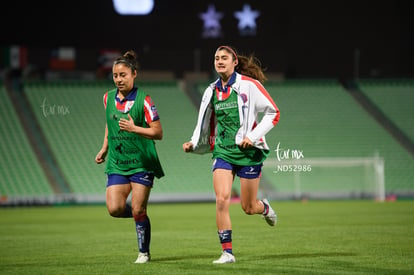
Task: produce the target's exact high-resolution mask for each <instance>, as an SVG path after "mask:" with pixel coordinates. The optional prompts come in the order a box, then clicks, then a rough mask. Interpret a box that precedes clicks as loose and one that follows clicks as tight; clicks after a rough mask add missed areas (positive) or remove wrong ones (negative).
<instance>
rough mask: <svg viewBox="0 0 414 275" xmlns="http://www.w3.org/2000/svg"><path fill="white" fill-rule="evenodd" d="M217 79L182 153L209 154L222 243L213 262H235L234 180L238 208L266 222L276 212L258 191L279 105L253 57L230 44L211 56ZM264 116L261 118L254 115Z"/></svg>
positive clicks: (272, 219)
mask: <svg viewBox="0 0 414 275" xmlns="http://www.w3.org/2000/svg"><path fill="white" fill-rule="evenodd" d="M214 66H215V70H216V72H217V73H218V75H219V78H218V79H217V80H216V81H215V82H213V83H211V84H210V85H209V86H208V87H207V88H206V90H205V92H204V95H203V98H202V101H201V106H200V110H199V115H198V121H197V124H196V127H195V129H194V132H193V136H192V137H191V140H190V141H189V142H185V143H184V144H183V150H184V152H194V153H207V152H211V151H212V153H213V159H214V161H213V167H212V170H213V186H214V192H215V194H216V223H217V230H218V236H219V240H220V243H221V247H222V250H223V251H222V254H221V256H220V258H219V259H217V260H215V261H213V263H215V264H225V263H233V262H235V261H236V258H235V256H234V255H233V248H232V226H231V219H230V214H229V207H230V199H231V191H232V184H233V181H234V178H235V176H238V177H239V178H240V189H241V190H240V191H241V192H240V199H241V200H240V201H241V207H242V209H243V210H244V212H245V213H246V214H247V215H253V214H261V215H263V217H264V218H265V220H266V222H267V223H268V224H269V225H270V226H274V225H275V224H276V222H277V216H276V213H275V212H274V211H273V209H272V207H271V206H270V204H269V201H268V200H267V199H262V200H258V199H257V192H258V189H259V181H260V176H261V168H262V164H263V161H264V160H265V159H266V157H267V156H268V154H269V147H268V145H267V143H266V139H265V134H266V133H267V132H269V131H270V130H271V129H272V128H273V127H274V126H275V125H276V124H277V123H278V121H279V115H280V113H279V109H278V108H277V106H276V104H275V103H274V101H273V99H272V98H271V97H270V95H269V94H268V92H267V91H266V89H265V88H264V87H263V85H262V83H263V82H264V81H265V80H266V77H265V75H264V73H263V71H262V69H261V67H260V63H259V62H258V60H257V59H256V58H255V57H254V56H253V55H250V56H243V55H238V54H237V52H236V50H235V49H234V48H232V47H230V46H220V47H218V49H217V50H216V52H215V55H214ZM259 113H262V114H263V117H262V119H261V120H260V121H259V120H258V114H259Z"/></svg>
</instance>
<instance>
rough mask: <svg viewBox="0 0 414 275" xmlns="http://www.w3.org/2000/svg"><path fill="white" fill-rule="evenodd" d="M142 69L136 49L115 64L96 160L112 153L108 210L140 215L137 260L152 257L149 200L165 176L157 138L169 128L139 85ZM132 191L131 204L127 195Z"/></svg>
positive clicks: (114, 213) (108, 171)
mask: <svg viewBox="0 0 414 275" xmlns="http://www.w3.org/2000/svg"><path fill="white" fill-rule="evenodd" d="M137 70H138V61H137V59H136V53H135V52H134V51H127V52H126V53H125V54H124V55H122V56H120V57H118V58H117V59H116V60H115V62H114V64H113V67H112V73H113V80H114V83H115V85H116V88H115V89H113V90H111V91H108V92H107V93H105V95H104V98H103V101H104V106H105V110H106V127H105V136H104V141H103V145H102V149H101V150H100V151H99V152H98V154H97V155H96V157H95V162H96V163H98V164H100V163H103V162H104V161H105V157H106V155H108V161H107V163H106V167H105V173H106V174H107V176H108V180H107V184H106V206H107V209H108V212H109V214H110V215H111V216H112V217H117V218H130V217H133V218H134V220H135V227H136V232H137V241H138V250H139V253H138V258H137V260H136V261H135V263H146V262H148V261H150V259H151V256H150V240H151V224H150V219H149V217H148V215H147V204H148V199H149V196H150V191H151V188H152V186H153V183H154V176H155V177H157V178H160V177H162V176H164V172H163V169H162V167H161V164H160V161H159V159H158V155H157V152H156V148H155V143H154V140H160V139H162V135H163V131H162V127H161V122H160V119H159V117H158V114H157V109H156V108H155V105H154V103H153V101H152V99H151V97H150V96H149V95H146V94H145V93H144V91H142V90H141V89H138V88H137V87H136V86H135V84H134V81H135V78H136V77H137ZM131 192H132V195H131V205H129V204H127V198H128V196H129V194H130V193H131Z"/></svg>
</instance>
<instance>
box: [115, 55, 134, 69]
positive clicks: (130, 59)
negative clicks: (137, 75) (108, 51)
mask: <svg viewBox="0 0 414 275" xmlns="http://www.w3.org/2000/svg"><path fill="white" fill-rule="evenodd" d="M120 63H122V64H124V65H125V66H127V67H129V68H130V69H131V70H132V71H138V68H139V64H138V61H137V54H136V53H135V51H133V50H129V51H127V52H125V53H124V54H123V55H121V56H120V57H118V58H117V59H115V61H114V65H116V64H120Z"/></svg>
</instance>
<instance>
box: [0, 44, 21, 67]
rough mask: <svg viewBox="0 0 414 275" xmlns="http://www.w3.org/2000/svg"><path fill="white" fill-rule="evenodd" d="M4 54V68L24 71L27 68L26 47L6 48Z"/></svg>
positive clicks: (13, 46)
mask: <svg viewBox="0 0 414 275" xmlns="http://www.w3.org/2000/svg"><path fill="white" fill-rule="evenodd" d="M2 53H3V54H2V67H6V68H10V69H24V68H25V67H26V66H27V48H26V47H23V46H17V45H12V46H9V47H4V48H3V51H2Z"/></svg>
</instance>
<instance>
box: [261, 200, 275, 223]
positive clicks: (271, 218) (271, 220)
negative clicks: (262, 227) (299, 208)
mask: <svg viewBox="0 0 414 275" xmlns="http://www.w3.org/2000/svg"><path fill="white" fill-rule="evenodd" d="M262 202H263V204H266V205H267V207H268V208H269V210H268V211H267V214H266V215H263V218H264V219H265V220H266V222H267V224H268V225H270V226H275V225H276V223H277V215H276V213H275V211H274V210H273V208H272V207H271V206H270V203H269V201H268V200H267V199H263V200H262Z"/></svg>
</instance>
